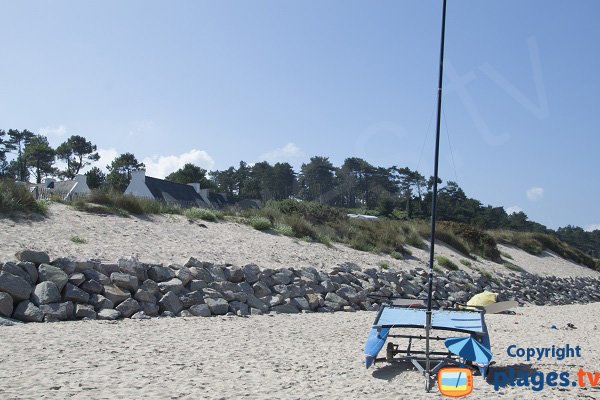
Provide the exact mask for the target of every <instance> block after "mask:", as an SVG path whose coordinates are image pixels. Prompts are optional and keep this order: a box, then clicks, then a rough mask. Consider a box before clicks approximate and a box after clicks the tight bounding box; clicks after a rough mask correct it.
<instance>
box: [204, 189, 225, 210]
mask: <svg viewBox="0 0 600 400" xmlns="http://www.w3.org/2000/svg"><path fill="white" fill-rule="evenodd" d="M208 200H209V201H210V202H211V203H212V204H214V205H215V206H217V207H225V206H226V205H227V204H229V202H228V201H227V198H226V197H225V196H223V195H222V194H220V193H213V192H208Z"/></svg>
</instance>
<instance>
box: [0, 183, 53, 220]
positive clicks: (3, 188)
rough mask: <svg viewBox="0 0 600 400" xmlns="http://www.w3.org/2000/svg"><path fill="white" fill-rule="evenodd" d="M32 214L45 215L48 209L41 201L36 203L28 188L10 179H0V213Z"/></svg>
mask: <svg viewBox="0 0 600 400" xmlns="http://www.w3.org/2000/svg"><path fill="white" fill-rule="evenodd" d="M15 211H23V212H32V213H36V214H41V215H46V213H47V211H48V207H47V205H46V203H45V202H43V201H36V200H35V198H34V197H33V195H32V194H31V192H30V191H29V190H28V187H27V186H25V185H23V184H19V183H16V182H15V181H13V180H11V179H0V212H1V213H11V212H15Z"/></svg>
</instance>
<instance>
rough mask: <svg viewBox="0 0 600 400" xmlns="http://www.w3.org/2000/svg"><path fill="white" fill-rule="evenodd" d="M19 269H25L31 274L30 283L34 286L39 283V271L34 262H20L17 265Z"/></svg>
mask: <svg viewBox="0 0 600 400" xmlns="http://www.w3.org/2000/svg"><path fill="white" fill-rule="evenodd" d="M17 265H18V266H19V267H21V268H23V270H25V272H27V274H29V282H31V283H32V284H34V285H35V284H36V283H37V281H38V277H39V275H38V270H37V267H36V266H35V264H34V263H32V262H20V263H19V264H17Z"/></svg>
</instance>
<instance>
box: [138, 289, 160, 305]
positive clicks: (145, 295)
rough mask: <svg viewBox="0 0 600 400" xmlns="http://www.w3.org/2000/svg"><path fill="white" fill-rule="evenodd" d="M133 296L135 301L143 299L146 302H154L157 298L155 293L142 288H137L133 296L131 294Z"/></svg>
mask: <svg viewBox="0 0 600 400" xmlns="http://www.w3.org/2000/svg"><path fill="white" fill-rule="evenodd" d="M133 298H134V299H136V300H137V301H143V302H146V303H156V300H157V299H156V295H155V294H154V293H151V292H149V291H147V290H143V289H138V291H137V292H135V296H133Z"/></svg>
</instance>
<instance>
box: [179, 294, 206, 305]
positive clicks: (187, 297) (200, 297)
mask: <svg viewBox="0 0 600 400" xmlns="http://www.w3.org/2000/svg"><path fill="white" fill-rule="evenodd" d="M179 300H180V301H181V304H182V305H183V308H190V307H192V306H195V305H198V304H204V293H203V292H202V291H201V290H200V291H196V292H190V293H188V294H184V295H183V296H180V297H179Z"/></svg>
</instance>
